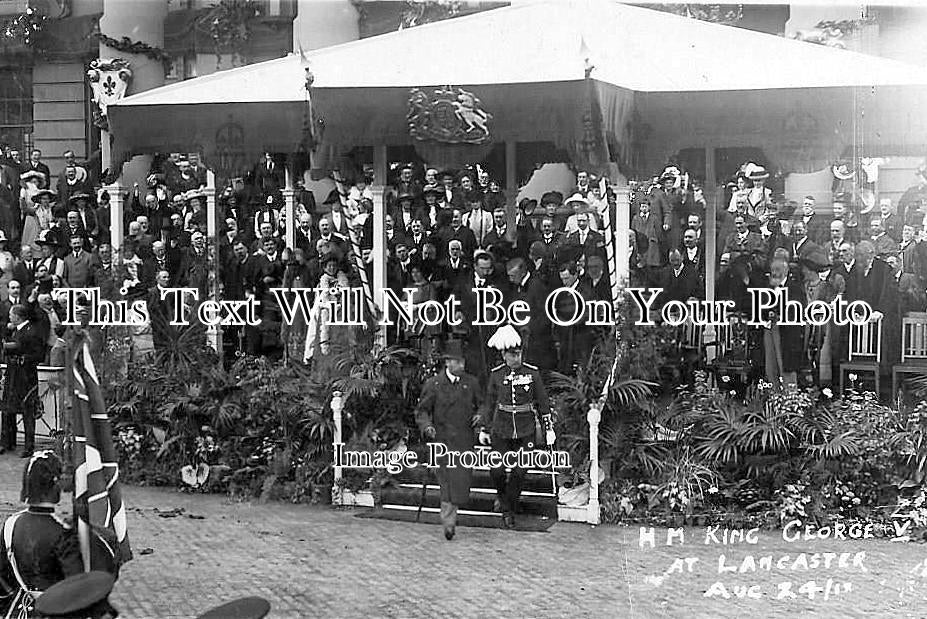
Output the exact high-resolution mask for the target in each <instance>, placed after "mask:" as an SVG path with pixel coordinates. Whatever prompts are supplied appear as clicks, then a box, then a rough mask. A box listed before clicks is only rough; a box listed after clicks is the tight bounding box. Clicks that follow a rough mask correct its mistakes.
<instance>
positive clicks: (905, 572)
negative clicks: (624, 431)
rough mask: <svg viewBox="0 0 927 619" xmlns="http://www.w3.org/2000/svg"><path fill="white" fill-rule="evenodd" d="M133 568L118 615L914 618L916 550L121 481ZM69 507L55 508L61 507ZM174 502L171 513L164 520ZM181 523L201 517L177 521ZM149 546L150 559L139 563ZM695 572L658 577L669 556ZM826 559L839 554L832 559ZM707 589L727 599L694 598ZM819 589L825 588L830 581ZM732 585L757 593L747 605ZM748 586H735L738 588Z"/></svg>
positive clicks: (7, 468)
mask: <svg viewBox="0 0 927 619" xmlns="http://www.w3.org/2000/svg"><path fill="white" fill-rule="evenodd" d="M21 466H22V461H21V460H19V459H18V458H11V457H10V456H3V457H0V512H2V515H6V514H7V513H9V512H11V511H13V510H14V509H17V508H18V505H17V501H18V491H19V488H18V484H19V479H20V477H19V476H20V474H21ZM124 494H125V499H126V504H127V506H128V508H129V510H130V511H129V535H130V538H131V541H132V546H133V550H134V552H135V554H136V558H135V560H133V561H132V562H130V563H129V564H127V565H126V566H125V567H124V568H123V572H122V576H121V578H120V580H119V582H118V583H117V586H116V591H115V593H114V595H113V598H112V599H113V602H114V604H115V605H116V606H117V607H118V608H119V609H120V611H121V613H122V615H121V616H122V617H125V618H128V619H133V618H138V619H160V618H165V619H166V618H171V619H173V618H177V619H181V618H192V617H195V616H196V614H197V613H199V612H203V611H205V610H207V609H208V608H210V607H212V606H215V605H218V604H220V603H222V602H225V601H228V600H229V599H234V598H236V597H241V596H246V595H259V596H263V597H266V598H267V599H269V600H270V601H271V603H272V606H273V611H272V614H271V617H275V618H290V617H292V618H297V617H300V618H302V617H316V616H317V617H368V616H372V617H476V616H488V617H513V616H514V617H565V616H570V617H615V616H620V617H743V616H754V617H770V618H779V617H781V618H785V617H789V618H794V617H925V616H927V569H925V568H924V566H925V565H927V564H925V563H924V560H925V559H927V546H925V545H922V544H913V543H896V542H889V541H885V540H865V541H834V540H828V541H823V542H816V543H811V542H804V543H789V542H786V541H784V540H783V539H782V536H781V534H779V533H763V534H761V535H760V537H759V540H758V544H756V545H746V544H737V545H734V546H721V545H716V544H705V543H704V539H705V531H704V529H698V530H696V529H692V530H686V533H685V534H686V536H687V538H686V541H685V543H684V544H683V545H682V546H680V545H678V544H674V545H672V546H666V545H665V541H666V531H665V530H657V531H656V532H655V534H656V540H657V545H656V546H655V547H653V548H650V547H649V546H648V547H645V548H643V549H642V548H641V547H640V544H639V540H640V535H639V530H638V528H636V527H634V528H631V527H621V526H602V527H595V528H593V527H588V526H586V525H581V524H566V523H559V524H556V525H554V526H553V527H552V528H551V529H550V530H549V531H548V532H546V533H523V532H509V531H503V530H501V529H500V530H495V529H486V528H463V527H462V528H460V529H458V535H457V537H456V538H455V539H454V541H453V542H446V541H445V540H444V539H443V537H442V536H441V529H440V528H439V527H435V526H431V525H423V524H415V523H405V522H392V521H384V520H371V519H361V518H355V517H354V513H356V512H352V511H350V510H340V509H334V508H331V507H323V506H306V505H291V504H281V503H271V504H266V505H258V504H253V503H233V502H229V501H228V500H226V498H225V497H221V496H209V495H200V494H189V493H182V492H178V491H174V490H170V489H154V488H139V487H128V488H126V489H125V493H124ZM68 508H69V502H68V501H66V502H64V503H63V504H62V511H67V509H68ZM176 508H181V509H183V510H184V513H183V514H182V515H180V516H177V517H172V518H163V517H160V516H159V515H158V512H157V511H156V510H160V511H162V512H164V511H169V510H172V509H176ZM190 515H195V516H202V517H203V519H194V518H190V517H189V516H190ZM146 549H151V551H150V553H148V554H146V552H147V551H146ZM861 551H862V552H866V557H865V559H864V561H863V565H864V566H865V567H866V569H867V571H866V572H860V571H859V570H855V571H854V570H851V569H838V568H836V567H832V568H831V569H827V570H825V569H823V568H819V569H810V570H801V569H799V570H791V569H782V570H776V569H772V570H769V571H766V570H760V571H758V572H756V573H747V574H723V575H720V576H719V575H718V569H717V563H718V558H719V555H720V554H725V556H726V561H728V564H730V562H731V561H736V564H737V565H740V564H741V563H742V561H743V559H744V557H745V555H747V554H751V555H753V556H754V557H756V559H757V560H759V557H761V556H764V555H772V556H773V557H774V559H773V560H776V559H779V558H781V557H782V556H783V555H789V556H790V557H792V558H793V560H794V558H797V556H798V555H799V554H800V553H802V552H805V553H807V555H806V559H807V558H809V557H810V555H811V554H812V553H818V560H819V561H823V559H822V558H821V557H822V556H823V555H822V554H821V553H825V552H834V553H841V552H850V553H856V552H861ZM685 557H695V558H697V559H698V561H697V562H696V563H695V564H694V571H693V572H692V573H688V572H686V571H685V568H684V566H683V564H682V563H679V564H677V565H679V566H680V567H681V568H682V573H668V572H672V570H670V568H671V566H672V565H673V564H674V560H675V559H677V558H685ZM835 563H836V560H835ZM828 578H830V579H831V580H832V581H833V583H842V582H850V583H851V585H852V587H853V589H852V591H850V592H841V593H839V594H836V593H834V592H833V588H831V591H830V592H829V594H828V597H829V599H827V600H824V599H823V597H824V593H823V592H817V593H815V599H814V600H809V599H808V596H807V594H802V595H800V596H797V597H796V599H783V600H778V599H775V598H776V590H777V585H778V583H779V582H783V581H794V583H795V584H794V587H795V589H796V590H797V588H798V587H799V585H800V584H801V583H804V582H806V581H808V580H815V581H816V582H817V583H818V584H819V585H820V586H821V588H822V589H823V587H824V585H825V583H826V581H827V579H828ZM715 581H721V582H723V583H724V584H725V587H726V588H727V592H728V594H729V595H730V596H731V597H730V599H724V598H723V597H720V596H717V597H705V595H704V594H705V592H706V591H708V590H709V589H710V588H711V587H712V585H713V583H715ZM833 583H832V584H833ZM734 585H744V586H749V585H756V587H757V588H756V589H754V590H753V591H754V593H757V594H758V595H760V597H759V599H750V598H748V597H744V598H737V597H736V595H735V594H734V589H733V587H734ZM746 591H749V590H748V589H745V590H744V592H746Z"/></svg>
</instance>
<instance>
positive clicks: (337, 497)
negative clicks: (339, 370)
mask: <svg viewBox="0 0 927 619" xmlns="http://www.w3.org/2000/svg"><path fill="white" fill-rule="evenodd" d="M331 407H332V419H334V422H335V431H334V437H333V439H332V441H333V446H334V448H335V449H337V448H338V447H337V446H338V445H340V444H341V443H342V436H341V412H342V410H343V409H344V400H343V399H342V397H341V392H340V391H334V392H332V404H331ZM341 478H342V470H341V467H340V466H335V483H334V484H333V485H332V505H341V504H342V503H343V498H344V497H343V493H342V486H341Z"/></svg>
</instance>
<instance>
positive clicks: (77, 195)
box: [68, 191, 90, 202]
mask: <svg viewBox="0 0 927 619" xmlns="http://www.w3.org/2000/svg"><path fill="white" fill-rule="evenodd" d="M78 200H87V201H88V202H89V201H90V195H89V194H86V193H84V192H83V191H78V192H77V193H75V194H72V195H71V197H69V198H68V202H77V201H78Z"/></svg>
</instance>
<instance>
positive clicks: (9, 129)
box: [0, 67, 32, 159]
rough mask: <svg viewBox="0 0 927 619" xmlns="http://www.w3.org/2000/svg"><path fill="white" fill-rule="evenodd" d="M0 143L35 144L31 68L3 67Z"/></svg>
mask: <svg viewBox="0 0 927 619" xmlns="http://www.w3.org/2000/svg"><path fill="white" fill-rule="evenodd" d="M0 142H3V143H7V144H10V146H13V147H17V148H20V149H21V150H22V151H23V152H27V151H28V150H29V149H30V148H31V147H32V68H31V67H0ZM23 159H26V157H23Z"/></svg>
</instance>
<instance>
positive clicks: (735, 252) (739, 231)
mask: <svg viewBox="0 0 927 619" xmlns="http://www.w3.org/2000/svg"><path fill="white" fill-rule="evenodd" d="M765 249H766V247H765V244H764V243H763V237H762V236H760V234H759V233H758V232H753V231H751V230H750V229H749V228H748V227H747V218H746V216H744V214H743V213H737V214H736V215H735V216H734V232H732V233H731V234H729V235H728V237H727V238H726V239H725V241H724V245H723V251H722V253H725V254H730V255H731V261H734V260H736V259H737V257H738V256H741V255H745V256H752V255H753V254H754V253H755V252H757V251H759V252H764V251H765Z"/></svg>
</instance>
